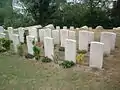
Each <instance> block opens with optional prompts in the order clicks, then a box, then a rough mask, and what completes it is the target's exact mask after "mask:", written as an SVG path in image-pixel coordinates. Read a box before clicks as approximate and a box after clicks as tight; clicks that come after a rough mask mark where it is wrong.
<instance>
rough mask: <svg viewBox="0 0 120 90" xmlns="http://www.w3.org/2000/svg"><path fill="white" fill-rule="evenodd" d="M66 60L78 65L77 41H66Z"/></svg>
mask: <svg viewBox="0 0 120 90" xmlns="http://www.w3.org/2000/svg"><path fill="white" fill-rule="evenodd" d="M65 60H68V61H73V62H75V63H76V40H72V39H66V42H65Z"/></svg>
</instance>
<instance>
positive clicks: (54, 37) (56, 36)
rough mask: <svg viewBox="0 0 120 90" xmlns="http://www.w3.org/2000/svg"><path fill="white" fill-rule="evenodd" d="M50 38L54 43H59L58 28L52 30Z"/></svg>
mask: <svg viewBox="0 0 120 90" xmlns="http://www.w3.org/2000/svg"><path fill="white" fill-rule="evenodd" d="M52 38H53V39H54V44H60V33H59V30H52Z"/></svg>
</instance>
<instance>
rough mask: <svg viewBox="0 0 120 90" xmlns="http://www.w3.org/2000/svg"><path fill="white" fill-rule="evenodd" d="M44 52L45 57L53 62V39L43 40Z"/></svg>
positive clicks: (46, 38)
mask: <svg viewBox="0 0 120 90" xmlns="http://www.w3.org/2000/svg"><path fill="white" fill-rule="evenodd" d="M44 52H45V56H47V57H48V58H50V59H52V60H53V56H54V44H53V38H50V37H45V38H44Z"/></svg>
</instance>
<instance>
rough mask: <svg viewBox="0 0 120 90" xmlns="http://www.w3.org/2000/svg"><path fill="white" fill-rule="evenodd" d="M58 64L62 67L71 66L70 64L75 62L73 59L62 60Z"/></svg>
mask: <svg viewBox="0 0 120 90" xmlns="http://www.w3.org/2000/svg"><path fill="white" fill-rule="evenodd" d="M59 65H60V66H62V67H63V68H71V67H72V66H74V65H75V63H74V62H73V61H67V60H65V61H63V62H62V63H61V64H59Z"/></svg>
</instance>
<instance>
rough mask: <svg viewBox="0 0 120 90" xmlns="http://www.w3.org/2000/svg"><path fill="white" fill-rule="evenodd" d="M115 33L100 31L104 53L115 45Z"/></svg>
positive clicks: (108, 51) (108, 52) (107, 52)
mask: <svg viewBox="0 0 120 90" xmlns="http://www.w3.org/2000/svg"><path fill="white" fill-rule="evenodd" d="M115 39H116V34H115V33H112V32H101V38H100V42H102V43H104V53H105V54H107V55H109V54H110V52H111V50H113V49H114V47H115V41H116V40H115Z"/></svg>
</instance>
